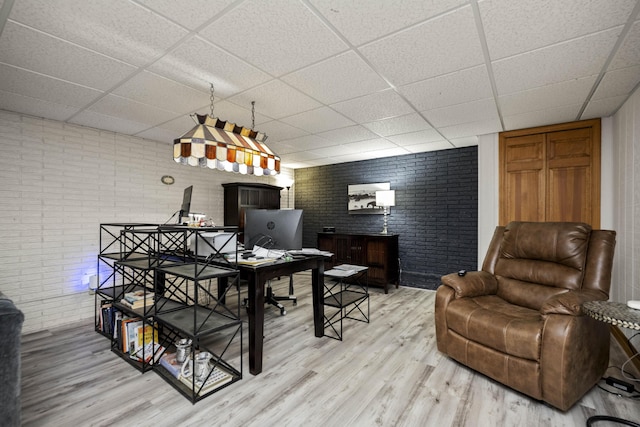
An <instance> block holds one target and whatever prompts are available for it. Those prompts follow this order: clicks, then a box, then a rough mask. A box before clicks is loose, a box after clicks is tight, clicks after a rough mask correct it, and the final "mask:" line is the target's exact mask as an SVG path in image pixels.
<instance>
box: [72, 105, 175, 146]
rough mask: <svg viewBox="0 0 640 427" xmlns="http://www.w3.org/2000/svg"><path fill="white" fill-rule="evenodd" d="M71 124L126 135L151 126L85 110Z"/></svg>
mask: <svg viewBox="0 0 640 427" xmlns="http://www.w3.org/2000/svg"><path fill="white" fill-rule="evenodd" d="M69 123H74V124H77V125H82V126H89V127H92V128H96V129H104V130H107V131H111V132H118V133H120V134H125V135H135V134H137V133H139V132H142V131H143V130H145V129H147V128H148V127H149V125H148V124H145V123H137V122H134V121H133V120H127V119H123V118H119V117H111V116H107V115H105V114H99V113H96V112H95V111H89V110H84V111H82V112H81V113H80V114H78V115H77V116H74V117H73V118H72V119H71V120H69ZM167 155H168V154H167Z"/></svg>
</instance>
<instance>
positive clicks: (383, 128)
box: [363, 113, 431, 136]
mask: <svg viewBox="0 0 640 427" xmlns="http://www.w3.org/2000/svg"><path fill="white" fill-rule="evenodd" d="M363 126H364V127H366V128H367V129H369V130H371V131H372V132H374V133H376V134H378V135H380V136H390V135H398V134H401V133H408V132H415V131H420V130H426V129H431V125H429V123H427V121H426V120H425V119H424V118H423V117H422V116H421V115H420V114H418V113H412V114H407V115H404V116H399V117H392V118H389V119H382V120H378V121H375V122H371V123H364V125H363Z"/></svg>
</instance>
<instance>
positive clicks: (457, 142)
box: [449, 135, 478, 148]
mask: <svg viewBox="0 0 640 427" xmlns="http://www.w3.org/2000/svg"><path fill="white" fill-rule="evenodd" d="M449 142H450V143H451V144H453V146H454V147H456V148H462V147H473V146H474V145H478V137H477V136H475V135H474V136H466V137H463V138H452V139H451V140H450V141H449Z"/></svg>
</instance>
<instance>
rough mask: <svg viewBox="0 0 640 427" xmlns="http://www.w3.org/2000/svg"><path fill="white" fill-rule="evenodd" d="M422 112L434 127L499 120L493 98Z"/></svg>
mask: <svg viewBox="0 0 640 427" xmlns="http://www.w3.org/2000/svg"><path fill="white" fill-rule="evenodd" d="M422 114H423V115H424V116H425V117H426V118H427V120H429V122H430V123H431V124H432V125H433V126H434V127H436V128H441V127H447V126H451V125H456V124H461V123H469V122H478V121H495V120H499V117H498V110H497V108H496V103H495V101H494V99H493V98H486V99H481V100H478V101H473V102H467V103H465V104H458V105H451V106H449V107H443V108H437V109H435V110H429V111H423V112H422Z"/></svg>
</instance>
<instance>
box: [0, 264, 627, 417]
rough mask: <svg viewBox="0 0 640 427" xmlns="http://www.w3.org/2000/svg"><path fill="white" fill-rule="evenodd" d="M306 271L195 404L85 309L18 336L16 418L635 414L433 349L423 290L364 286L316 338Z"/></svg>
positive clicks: (598, 396)
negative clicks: (289, 297)
mask: <svg viewBox="0 0 640 427" xmlns="http://www.w3.org/2000/svg"><path fill="white" fill-rule="evenodd" d="M310 282H311V280H310V275H309V274H305V273H302V274H297V275H296V276H295V289H296V295H297V296H298V301H299V302H298V305H297V306H295V307H294V306H291V303H289V302H285V303H284V304H285V305H286V306H287V312H288V314H287V315H286V316H280V315H279V310H277V309H276V308H274V307H269V308H267V309H266V314H265V345H264V354H265V358H264V371H263V373H262V374H260V375H258V376H253V375H251V374H250V373H249V369H248V362H247V358H246V352H247V351H248V346H247V345H246V338H247V334H246V332H245V333H244V340H245V345H244V352H245V358H244V378H243V379H242V380H241V381H239V382H237V383H235V384H232V385H230V386H229V387H227V388H225V389H223V390H222V391H220V392H219V393H217V394H214V395H213V396H210V397H208V398H206V399H204V400H202V401H200V402H198V403H196V404H195V405H192V404H191V403H190V402H189V401H188V400H187V399H186V398H184V397H183V396H182V395H180V394H179V393H178V392H177V391H176V390H175V389H173V388H172V387H171V386H170V385H169V384H167V383H166V382H165V381H164V380H163V379H162V378H161V377H160V376H159V375H157V374H156V373H154V372H147V373H145V374H141V373H140V372H138V371H137V370H135V369H134V368H133V367H131V366H130V365H128V364H127V363H125V362H124V361H123V360H122V359H120V358H119V357H117V356H116V355H115V354H114V353H112V352H111V351H110V349H109V343H108V342H107V340H106V338H104V337H103V336H100V335H98V334H96V333H95V332H94V331H93V324H92V322H93V321H92V320H89V321H87V322H86V323H82V324H76V325H73V326H72V327H68V328H60V329H55V330H46V331H41V332H38V333H34V334H29V335H25V336H24V337H23V343H22V351H23V358H22V374H23V376H22V420H23V425H25V426H41V425H42V426H74V427H80V426H89V425H95V426H176V427H177V426H190V425H198V426H261V427H264V426H272V425H273V426H302V425H304V426H438V427H443V426H520V427H522V426H536V427H537V426H554V427H555V426H584V425H585V420H586V419H587V418H588V417H589V416H591V415H596V414H598V415H610V416H617V417H621V418H626V419H629V420H635V421H638V420H640V401H638V400H631V399H627V398H622V397H617V396H614V395H611V394H608V393H606V392H604V391H602V390H600V389H598V388H594V389H593V390H591V391H590V392H589V393H588V394H587V395H586V396H585V397H584V398H583V399H582V400H581V401H580V402H579V403H578V404H577V405H576V406H574V407H573V408H572V409H571V410H570V411H568V412H566V413H563V412H560V411H558V410H556V409H554V408H551V407H549V406H547V405H545V404H543V403H540V402H537V401H534V400H531V399H529V398H527V397H526V396H523V395H521V394H519V393H517V392H514V391H512V390H510V389H508V388H506V387H504V386H502V385H500V384H498V383H496V382H494V381H492V380H489V379H487V378H486V377H484V376H482V375H479V374H476V373H474V372H473V371H471V370H470V369H468V368H466V367H464V366H462V365H460V364H458V363H456V362H454V361H452V360H450V359H448V358H446V357H444V356H443V355H442V354H440V353H438V351H437V349H436V339H435V326H434V318H433V309H434V296H435V292H434V291H429V290H421V289H416V288H406V287H400V288H399V289H395V288H393V287H392V288H391V289H390V290H389V294H387V295H385V294H384V293H383V292H382V291H381V290H380V289H375V288H374V289H372V290H371V323H369V324H367V323H361V322H356V321H346V322H345V324H344V341H342V342H340V341H336V340H333V339H330V338H326V337H325V338H316V337H315V336H314V333H313V313H312V306H311V294H310V290H311V284H310ZM287 285H288V279H287V280H284V279H283V280H281V281H278V282H275V283H274V289H275V291H276V293H277V294H278V293H280V294H282V293H286V288H287ZM279 291H280V292H279ZM243 315H245V313H244V312H243ZM245 327H246V324H245ZM612 351H613V356H612V361H611V364H613V365H617V366H620V364H621V354H620V351H619V349H618V348H617V346H616V345H615V344H612ZM610 373H611V374H612V375H618V376H619V371H616V369H614V368H611V372H610ZM0 424H1V423H0ZM597 425H598V426H601V425H607V424H603V423H598V424H597Z"/></svg>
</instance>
